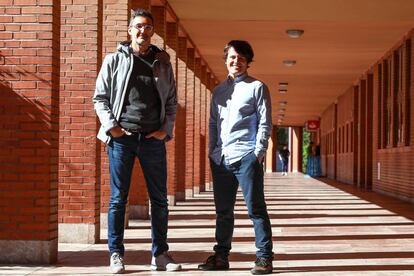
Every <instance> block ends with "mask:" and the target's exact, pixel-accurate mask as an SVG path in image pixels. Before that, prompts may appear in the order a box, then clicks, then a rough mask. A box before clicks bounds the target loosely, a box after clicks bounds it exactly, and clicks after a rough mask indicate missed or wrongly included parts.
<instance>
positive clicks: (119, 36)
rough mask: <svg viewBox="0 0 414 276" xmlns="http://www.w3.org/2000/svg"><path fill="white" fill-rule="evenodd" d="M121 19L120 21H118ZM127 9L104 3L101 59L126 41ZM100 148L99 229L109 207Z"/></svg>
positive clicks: (105, 168)
mask: <svg viewBox="0 0 414 276" xmlns="http://www.w3.org/2000/svg"><path fill="white" fill-rule="evenodd" d="M120 18H122V20H120ZM128 24H129V8H128V1H127V0H122V1H120V0H113V1H105V3H104V6H103V26H102V30H103V32H102V36H103V51H102V59H103V58H104V57H105V55H107V54H109V53H113V52H115V50H116V47H117V46H118V43H119V42H121V41H124V40H127V39H128V33H127V29H128ZM98 144H99V145H100V147H101V156H100V162H101V163H100V179H101V204H100V212H101V228H107V225H108V206H109V196H110V188H109V161H108V154H107V151H106V147H105V145H104V144H103V143H101V142H99V141H98Z"/></svg>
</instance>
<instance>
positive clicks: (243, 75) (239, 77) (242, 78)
mask: <svg viewBox="0 0 414 276" xmlns="http://www.w3.org/2000/svg"><path fill="white" fill-rule="evenodd" d="M246 78H247V72H246V73H244V74H241V75H239V76H237V77H236V78H234V80H233V78H232V77H230V75H228V76H227V81H228V82H229V83H238V82H241V81H243V80H244V79H246Z"/></svg>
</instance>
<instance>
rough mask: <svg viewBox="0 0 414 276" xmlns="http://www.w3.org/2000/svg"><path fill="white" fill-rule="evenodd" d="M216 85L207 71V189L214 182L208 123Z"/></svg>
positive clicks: (210, 187)
mask: <svg viewBox="0 0 414 276" xmlns="http://www.w3.org/2000/svg"><path fill="white" fill-rule="evenodd" d="M214 86H215V80H214V77H213V75H212V74H211V73H210V72H208V73H207V95H206V159H207V161H206V175H205V178H206V179H205V183H206V184H205V189H206V190H211V189H212V183H211V171H210V161H209V159H208V141H209V129H208V123H209V120H210V106H211V94H212V91H213V89H214Z"/></svg>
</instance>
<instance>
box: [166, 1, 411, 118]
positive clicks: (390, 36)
mask: <svg viewBox="0 0 414 276" xmlns="http://www.w3.org/2000/svg"><path fill="white" fill-rule="evenodd" d="M168 3H169V5H170V6H171V7H172V9H173V10H174V12H175V14H176V15H177V17H178V19H179V22H180V24H181V25H182V27H183V28H184V29H185V31H186V32H187V34H188V35H189V36H190V37H191V39H192V41H193V42H194V44H195V45H196V47H197V48H198V50H199V52H200V54H201V55H202V57H203V59H204V60H205V61H206V62H207V63H208V65H209V67H210V68H211V70H212V71H213V73H214V74H215V75H216V76H217V77H218V79H219V80H220V81H221V80H223V79H224V78H225V77H226V74H227V71H226V68H225V65H224V62H223V59H222V52H223V47H224V45H225V44H226V43H227V42H228V41H229V40H232V39H242V40H247V41H249V42H250V43H251V45H252V46H253V49H254V52H255V58H254V62H253V63H252V64H251V67H250V68H249V74H250V75H252V76H254V77H256V78H258V79H260V80H262V81H264V82H265V83H266V84H267V85H268V87H269V89H270V92H271V95H272V105H273V122H274V124H276V123H277V115H278V113H279V112H278V109H279V101H287V105H286V107H285V109H286V111H285V112H284V113H285V117H284V119H283V122H282V124H283V125H289V126H303V125H304V122H305V121H306V120H310V119H317V118H318V116H320V114H321V113H322V112H323V111H324V110H325V108H326V107H327V106H328V105H329V104H331V103H333V102H334V101H335V99H336V98H337V97H338V96H339V95H341V94H343V93H344V92H345V91H346V90H347V89H348V88H349V87H350V86H352V85H353V84H354V83H355V82H356V81H357V80H358V78H359V77H360V76H361V75H362V74H364V73H365V72H366V71H367V70H368V69H369V68H370V67H371V66H372V65H373V64H374V63H375V62H376V61H377V60H379V59H380V58H381V57H382V56H383V55H384V54H385V53H386V51H387V50H389V49H390V48H391V47H392V46H393V45H395V43H397V42H398V40H399V39H401V38H402V37H403V36H404V35H405V34H406V33H407V32H408V31H409V30H410V29H411V28H413V27H414V1H413V0H312V1H310V0H237V1H236V0H168ZM287 29H303V30H304V31H305V32H304V35H303V36H302V37H300V38H290V37H288V36H287V34H286V30H287ZM285 59H294V60H296V61H297V63H296V65H294V66H292V67H286V66H284V65H283V64H282V61H283V60H285ZM279 82H288V83H289V85H288V87H287V88H286V89H287V90H288V92H287V93H286V94H280V93H279V89H280V87H279V86H278V83H279Z"/></svg>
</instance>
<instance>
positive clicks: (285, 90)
mask: <svg viewBox="0 0 414 276" xmlns="http://www.w3.org/2000/svg"><path fill="white" fill-rule="evenodd" d="M287 92H288V91H287V89H279V93H280V94H286V93H287Z"/></svg>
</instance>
